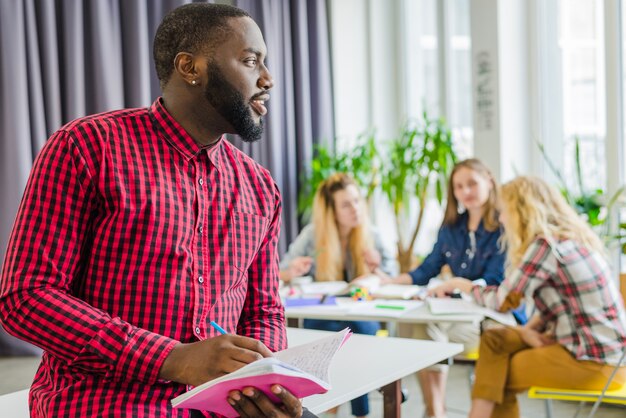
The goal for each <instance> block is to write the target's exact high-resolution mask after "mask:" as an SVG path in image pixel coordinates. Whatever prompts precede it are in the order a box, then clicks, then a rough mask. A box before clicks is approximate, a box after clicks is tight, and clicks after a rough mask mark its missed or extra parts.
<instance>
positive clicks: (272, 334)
mask: <svg viewBox="0 0 626 418" xmlns="http://www.w3.org/2000/svg"><path fill="white" fill-rule="evenodd" d="M274 187H275V190H274V202H275V207H274V212H273V217H272V219H271V222H270V225H269V228H268V231H267V234H266V235H265V237H264V238H263V241H262V243H261V246H260V248H259V250H258V252H257V254H256V256H255V257H254V258H253V260H252V264H250V267H249V268H248V292H247V294H246V300H245V302H244V306H243V310H242V312H241V317H240V319H239V323H238V324H237V334H238V335H245V336H247V337H251V338H254V339H256V340H259V341H261V342H263V343H264V344H265V345H266V346H267V347H269V348H270V350H272V351H279V350H282V349H284V348H286V347H287V336H286V334H285V313H284V309H283V305H282V303H281V301H280V296H279V294H278V235H279V233H280V219H281V200H280V193H279V192H278V188H277V187H276V186H274Z"/></svg>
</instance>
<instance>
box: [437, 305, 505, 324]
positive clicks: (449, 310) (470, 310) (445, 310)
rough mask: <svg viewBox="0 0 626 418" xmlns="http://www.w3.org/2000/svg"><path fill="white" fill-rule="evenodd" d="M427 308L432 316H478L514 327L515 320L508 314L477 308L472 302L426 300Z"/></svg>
mask: <svg viewBox="0 0 626 418" xmlns="http://www.w3.org/2000/svg"><path fill="white" fill-rule="evenodd" d="M427 301H428V307H429V308H430V312H431V313H432V314H434V315H439V314H441V315H445V314H448V315H450V314H478V315H483V316H485V317H487V318H491V319H493V320H494V321H498V322H500V323H501V324H504V325H510V326H515V325H516V324H517V323H516V322H515V318H514V317H513V314H511V313H510V312H507V313H502V312H498V311H494V310H493V309H489V308H485V307H484V306H479V305H477V304H475V303H474V302H471V301H468V300H463V299H452V298H428V299H427Z"/></svg>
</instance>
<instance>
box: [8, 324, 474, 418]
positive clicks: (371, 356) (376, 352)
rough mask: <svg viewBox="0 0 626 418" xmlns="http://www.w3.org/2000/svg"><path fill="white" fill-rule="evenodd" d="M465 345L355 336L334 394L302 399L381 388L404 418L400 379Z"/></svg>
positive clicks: (306, 337) (309, 401)
mask: <svg viewBox="0 0 626 418" xmlns="http://www.w3.org/2000/svg"><path fill="white" fill-rule="evenodd" d="M326 334H329V332H327V331H314V330H307V329H299V328H288V329H287V336H288V339H289V345H290V346H295V345H298V344H303V343H306V342H308V341H312V340H314V339H317V338H320V337H322V336H323V335H326ZM462 350H463V346H462V345H461V344H448V343H437V342H433V341H423V340H414V339H406V338H380V337H372V336H369V335H358V334H354V335H352V336H351V337H350V339H349V340H348V341H346V343H345V345H344V346H343V347H342V348H341V349H340V350H339V351H338V352H337V354H336V356H335V358H334V359H333V363H332V365H331V371H330V378H331V384H332V389H331V390H330V391H328V392H327V393H325V394H322V395H314V396H310V397H308V398H306V399H304V406H306V407H307V408H309V409H310V410H311V411H312V412H313V413H320V412H323V411H326V410H327V409H330V408H332V407H335V406H338V405H341V404H343V403H345V402H347V401H350V400H352V399H354V398H356V397H358V396H361V395H363V394H365V393H368V392H370V391H372V390H376V389H378V388H382V389H383V396H384V408H385V412H384V416H385V418H389V417H399V416H400V403H401V401H400V400H401V396H402V395H401V393H400V379H402V378H403V377H405V376H408V375H411V374H413V373H415V372H417V371H418V370H421V369H423V368H425V367H428V366H430V365H432V364H435V363H437V362H439V361H441V360H444V359H446V358H449V357H452V356H454V355H456V354H458V353H460V352H461V351H462ZM0 411H2V416H4V414H5V413H6V414H7V415H6V416H10V417H11V418H28V417H29V410H28V389H25V390H21V391H19V392H13V393H9V394H7V395H2V396H0Z"/></svg>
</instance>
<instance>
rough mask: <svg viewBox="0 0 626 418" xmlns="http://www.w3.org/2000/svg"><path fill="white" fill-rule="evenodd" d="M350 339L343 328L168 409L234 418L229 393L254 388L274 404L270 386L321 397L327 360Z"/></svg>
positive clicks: (181, 399) (194, 391)
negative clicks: (195, 410)
mask: <svg viewBox="0 0 626 418" xmlns="http://www.w3.org/2000/svg"><path fill="white" fill-rule="evenodd" d="M350 335H352V332H351V331H350V329H348V328H346V329H344V330H343V331H340V332H338V333H336V334H333V335H330V336H328V337H324V338H320V339H319V340H315V341H312V342H310V343H307V344H303V345H299V346H295V347H292V348H288V349H287V350H283V351H280V352H278V353H276V354H275V357H268V358H264V359H261V360H258V361H255V362H253V363H250V364H248V365H246V366H244V367H242V368H241V369H239V370H237V371H235V372H233V373H230V374H228V375H226V376H222V377H220V378H217V379H213V380H210V381H208V382H206V383H204V384H202V385H200V386H198V387H196V388H194V389H192V390H190V391H189V392H186V393H184V394H182V395H180V396H178V397H176V398H174V399H172V406H173V407H175V408H189V409H199V410H204V411H211V412H215V413H218V414H221V415H223V416H225V417H237V416H238V413H237V412H236V411H235V409H233V407H232V406H230V404H229V403H228V401H227V400H226V399H227V396H228V392H230V391H232V390H241V389H243V388H245V387H248V386H252V387H256V388H257V389H259V390H261V391H263V392H264V393H265V394H266V395H267V396H268V397H269V398H270V399H272V400H274V401H278V398H277V397H276V396H275V395H274V394H272V393H271V391H270V387H271V386H272V385H274V384H280V385H282V386H284V387H285V388H287V390H289V391H290V392H291V393H293V394H294V395H295V396H296V397H298V398H304V397H307V396H310V395H315V394H318V393H325V392H327V391H328V390H329V389H330V388H331V386H330V382H329V368H330V363H331V360H332V358H333V357H334V355H335V353H336V352H337V350H338V349H339V348H340V347H341V346H342V345H343V344H344V342H345V341H346V340H347V339H348V338H349V337H350Z"/></svg>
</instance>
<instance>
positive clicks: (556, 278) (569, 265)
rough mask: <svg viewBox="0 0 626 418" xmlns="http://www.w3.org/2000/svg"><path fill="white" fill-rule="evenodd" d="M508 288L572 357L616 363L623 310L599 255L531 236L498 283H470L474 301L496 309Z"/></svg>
mask: <svg viewBox="0 0 626 418" xmlns="http://www.w3.org/2000/svg"><path fill="white" fill-rule="evenodd" d="M510 292H516V293H519V294H522V295H524V296H525V299H526V300H527V301H530V302H531V303H534V304H535V307H536V310H537V312H538V313H539V315H540V317H541V320H542V321H543V323H544V324H546V325H547V326H548V328H550V329H553V330H554V334H555V337H556V340H557V342H558V343H559V344H561V345H562V346H564V347H565V348H567V349H568V350H569V352H570V353H572V355H573V356H574V357H575V358H577V359H578V360H591V361H595V362H598V363H602V364H617V362H618V361H619V358H620V356H621V354H622V350H624V347H626V313H625V312H624V303H623V300H622V297H621V295H620V294H619V291H618V290H617V288H616V286H615V284H614V283H613V280H612V279H611V269H610V268H609V265H608V264H607V262H606V260H605V259H604V257H602V256H601V255H600V254H598V253H597V252H594V251H590V250H589V249H588V248H586V247H584V246H582V245H580V244H578V243H577V242H575V241H572V240H561V241H557V242H554V243H552V244H551V243H549V242H548V241H547V240H545V239H544V238H537V239H536V240H535V241H534V242H533V243H532V244H530V246H529V247H528V250H526V253H525V254H524V257H523V258H522V261H521V263H520V265H519V267H517V268H516V269H515V270H514V271H513V272H512V273H511V274H509V275H507V277H505V279H504V281H503V282H502V283H501V284H500V285H499V286H498V287H496V286H488V287H486V288H481V287H480V286H474V288H473V296H474V299H475V300H476V302H477V303H479V304H481V305H483V306H488V307H490V308H493V309H498V308H499V307H500V306H501V305H502V304H503V303H504V301H505V300H506V298H507V295H508V294H509V293H510Z"/></svg>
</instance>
